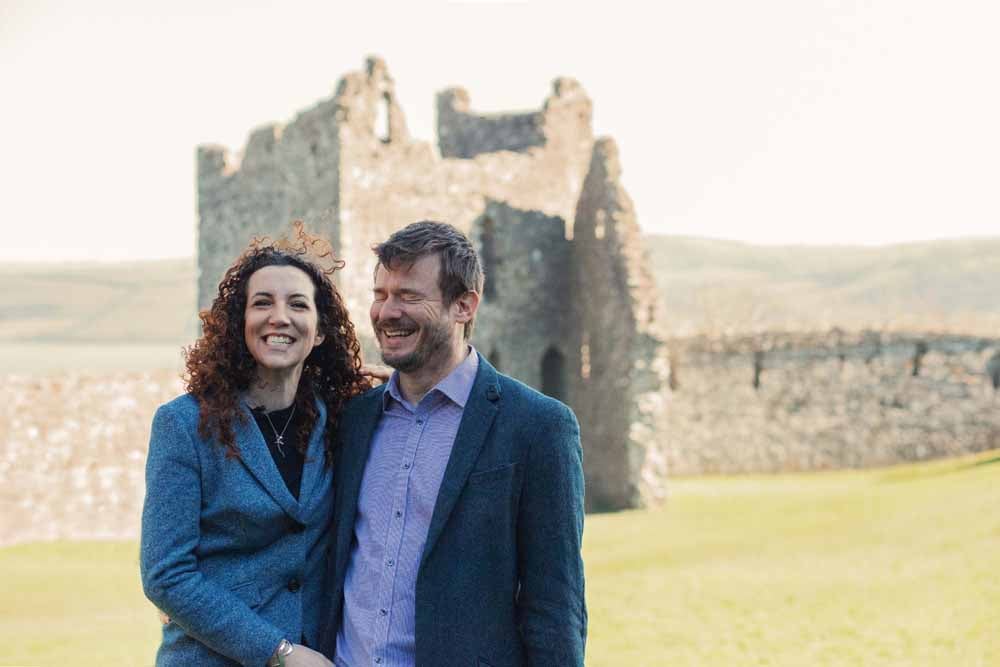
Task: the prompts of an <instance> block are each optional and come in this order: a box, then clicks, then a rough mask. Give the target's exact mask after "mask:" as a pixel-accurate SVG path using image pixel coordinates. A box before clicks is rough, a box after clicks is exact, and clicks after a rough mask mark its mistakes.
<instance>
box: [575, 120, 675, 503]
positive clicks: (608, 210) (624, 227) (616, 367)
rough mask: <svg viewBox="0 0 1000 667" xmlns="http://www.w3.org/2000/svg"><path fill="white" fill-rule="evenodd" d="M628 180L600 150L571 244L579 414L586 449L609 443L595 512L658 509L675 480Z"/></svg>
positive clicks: (587, 455)
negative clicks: (664, 445) (666, 450)
mask: <svg viewBox="0 0 1000 667" xmlns="http://www.w3.org/2000/svg"><path fill="white" fill-rule="evenodd" d="M620 175H621V166H620V164H619V160H618V149H617V147H616V146H615V144H614V142H613V141H611V140H610V139H603V140H600V141H598V142H597V144H595V146H594V152H593V158H592V160H591V165H590V171H589V173H588V175H587V180H586V182H585V184H584V188H583V194H582V195H581V198H580V202H579V205H578V207H577V211H576V220H575V223H576V228H575V232H574V235H573V244H574V251H575V257H576V260H577V261H576V270H577V280H578V290H579V292H578V294H579V298H578V299H577V300H576V301H575V305H576V314H575V316H574V318H573V319H574V323H575V324H576V327H575V328H574V331H575V332H576V334H577V336H576V341H577V345H578V346H579V348H580V350H581V381H580V382H581V386H580V387H579V390H578V392H577V396H576V400H575V405H576V407H577V415H578V417H579V418H580V423H581V428H582V429H583V430H584V432H586V433H587V434H588V435H587V437H588V439H589V440H590V441H592V442H595V443H597V442H599V443H601V444H600V446H592V447H589V448H587V449H585V450H584V460H585V467H586V469H587V470H592V471H594V473H593V474H592V475H591V476H589V477H588V479H587V501H588V505H589V506H590V507H591V508H594V509H621V508H623V507H635V506H639V505H643V504H647V503H650V502H654V501H656V500H658V499H659V498H661V497H662V495H663V493H664V488H663V485H662V484H663V480H664V479H665V477H666V472H667V471H666V461H665V458H664V456H663V455H662V451H663V450H662V449H661V448H659V447H658V446H657V443H658V442H660V441H661V440H662V436H663V434H662V433H661V432H660V427H661V424H660V419H661V418H662V415H663V414H664V411H665V409H666V400H667V398H668V396H669V390H668V375H667V373H668V369H667V361H666V356H665V353H666V349H665V348H664V346H663V341H662V339H661V338H660V329H661V327H660V323H661V322H662V319H661V318H662V314H661V312H660V308H661V306H660V304H661V302H660V298H659V297H660V294H659V291H658V290H657V289H656V286H655V285H656V284H655V281H654V279H653V276H652V274H651V273H650V271H649V268H648V262H647V261H646V257H645V251H644V247H643V243H642V236H641V232H640V229H639V225H638V222H637V221H636V217H635V210H634V207H633V205H632V201H631V199H630V198H629V196H628V194H627V193H626V192H625V191H624V189H623V188H622V187H621V184H620ZM613 462H619V463H617V464H615V463H613ZM621 462H624V465H622V464H621Z"/></svg>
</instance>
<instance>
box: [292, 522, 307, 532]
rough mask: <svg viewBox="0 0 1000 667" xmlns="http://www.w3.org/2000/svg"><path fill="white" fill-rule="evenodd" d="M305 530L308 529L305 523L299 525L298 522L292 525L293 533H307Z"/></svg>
mask: <svg viewBox="0 0 1000 667" xmlns="http://www.w3.org/2000/svg"><path fill="white" fill-rule="evenodd" d="M305 529H306V525H305V524H304V523H299V522H298V521H296V522H295V523H293V524H292V532H293V533H301V532H303V531H305Z"/></svg>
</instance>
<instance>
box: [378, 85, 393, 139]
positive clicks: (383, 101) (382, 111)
mask: <svg viewBox="0 0 1000 667" xmlns="http://www.w3.org/2000/svg"><path fill="white" fill-rule="evenodd" d="M375 136H376V137H378V138H379V141H381V142H382V143H383V144H387V143H389V142H390V141H391V140H392V137H391V136H390V135H389V93H383V94H382V97H381V98H379V101H378V104H377V105H376V107H375Z"/></svg>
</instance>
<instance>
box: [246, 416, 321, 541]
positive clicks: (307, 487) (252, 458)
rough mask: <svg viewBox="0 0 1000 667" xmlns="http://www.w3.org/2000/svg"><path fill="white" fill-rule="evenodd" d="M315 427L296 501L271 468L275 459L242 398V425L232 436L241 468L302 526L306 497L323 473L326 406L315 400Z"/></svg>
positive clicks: (276, 472) (279, 475) (310, 437)
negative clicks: (238, 451)
mask: <svg viewBox="0 0 1000 667" xmlns="http://www.w3.org/2000/svg"><path fill="white" fill-rule="evenodd" d="M316 410H317V417H316V424H315V425H314V426H313V430H312V433H311V434H310V436H309V446H308V448H307V449H306V462H305V465H304V466H303V468H302V484H301V486H300V487H299V499H298V500H296V499H295V497H294V496H293V495H292V493H291V491H289V490H288V486H287V485H286V484H285V480H284V479H283V478H282V477H281V473H280V472H278V466H276V465H275V464H274V457H273V456H271V452H270V451H268V448H267V443H266V442H265V441H264V436H263V435H261V432H260V429H259V428H257V422H256V421H255V420H254V418H253V413H251V412H250V406H249V405H248V404H247V402H246V400H245V398H241V399H240V411H241V413H242V415H243V417H244V419H243V421H242V423H240V420H238V419H237V420H236V421H235V423H234V424H233V432H234V435H235V436H236V442H237V443H239V446H240V459H241V460H242V461H243V465H244V466H246V468H247V469H248V470H249V471H250V473H251V474H252V475H253V476H254V477H255V478H256V479H257V481H258V482H259V483H260V485H261V486H263V487H264V489H265V490H266V491H267V492H268V494H269V495H270V496H271V497H272V498H274V501H275V502H276V503H278V505H279V506H280V507H281V509H283V510H284V511H285V513H286V514H288V515H289V516H290V517H292V518H293V519H295V520H296V521H298V522H300V523H305V518H306V511H305V510H306V508H307V507H308V505H309V496H310V495H311V493H312V491H313V488H314V487H315V486H316V481H317V480H316V478H317V476H318V475H319V474H320V473H321V472H322V469H323V461H324V459H323V455H324V452H323V431H324V429H325V428H326V406H325V405H324V404H323V402H322V401H321V400H319V399H316Z"/></svg>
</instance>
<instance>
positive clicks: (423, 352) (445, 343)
mask: <svg viewBox="0 0 1000 667" xmlns="http://www.w3.org/2000/svg"><path fill="white" fill-rule="evenodd" d="M440 272H441V260H440V258H439V257H438V256H437V255H427V256H425V257H421V258H420V259H418V260H417V261H415V262H414V263H413V264H411V265H409V266H407V265H404V264H398V263H395V264H394V265H393V268H392V269H391V270H389V269H386V268H385V267H384V266H382V265H381V264H380V265H379V266H378V268H377V269H376V272H375V287H374V290H373V299H372V307H371V319H372V328H373V329H374V331H375V337H376V338H377V339H378V343H379V347H380V348H381V349H382V361H383V363H385V364H387V365H389V366H392V367H393V368H395V369H396V370H398V371H400V372H401V373H413V372H416V371H418V370H420V369H421V368H423V367H424V366H426V365H427V364H428V362H435V361H438V360H440V359H444V358H446V357H447V356H448V354H450V351H451V349H452V347H453V346H454V345H456V344H457V342H458V340H459V339H461V337H462V324H460V323H458V321H457V320H456V317H455V313H454V312H453V311H455V310H456V308H453V307H448V306H445V305H444V301H443V298H442V295H441V288H440V287H439V285H438V277H439V275H440ZM456 303H457V302H456ZM456 303H453V304H452V306H455V305H456Z"/></svg>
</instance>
